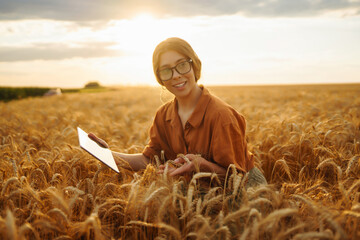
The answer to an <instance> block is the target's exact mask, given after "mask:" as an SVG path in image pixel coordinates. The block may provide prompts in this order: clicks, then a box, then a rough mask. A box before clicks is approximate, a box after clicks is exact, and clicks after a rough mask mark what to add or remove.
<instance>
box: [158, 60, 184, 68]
mask: <svg viewBox="0 0 360 240" xmlns="http://www.w3.org/2000/svg"><path fill="white" fill-rule="evenodd" d="M186 59H187V58H180V59H179V60H177V61H176V62H175V64H178V63H180V62H184V61H186ZM169 67H170V65H169V64H165V65H163V66H160V67H159V69H165V68H169Z"/></svg>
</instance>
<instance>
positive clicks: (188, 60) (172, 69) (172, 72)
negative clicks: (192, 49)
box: [156, 58, 193, 82]
mask: <svg viewBox="0 0 360 240" xmlns="http://www.w3.org/2000/svg"><path fill="white" fill-rule="evenodd" d="M184 62H188V63H189V64H190V69H189V71H187V72H185V73H179V71H178V70H177V66H179V65H180V64H182V63H184ZM192 63H193V60H192V59H191V58H189V59H187V60H185V61H182V62H179V63H178V64H176V65H175V66H174V67H168V68H164V69H162V70H158V71H156V73H157V75H158V77H159V79H160V80H161V81H163V82H166V81H169V80H170V79H172V78H173V76H174V69H175V70H176V72H177V73H178V74H180V75H184V74H187V73H188V72H190V71H191V68H192ZM167 69H170V70H171V77H170V78H169V79H166V80H163V79H161V77H160V72H161V71H163V70H167Z"/></svg>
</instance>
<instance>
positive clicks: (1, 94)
mask: <svg viewBox="0 0 360 240" xmlns="http://www.w3.org/2000/svg"><path fill="white" fill-rule="evenodd" d="M49 90H50V88H36V87H21V88H17V87H0V101H4V102H8V101H10V100H15V99H22V98H26V97H36V96H43V95H44V93H46V92H47V91H49Z"/></svg>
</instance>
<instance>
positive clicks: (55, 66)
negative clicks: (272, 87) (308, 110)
mask: <svg viewBox="0 0 360 240" xmlns="http://www.w3.org/2000/svg"><path fill="white" fill-rule="evenodd" d="M169 37H180V38H183V39H185V40H186V41H187V42H189V43H190V44H191V45H192V47H193V48H194V50H195V51H196V53H197V54H198V56H199V57H200V59H201V61H202V65H203V68H202V77H201V79H200V80H199V83H201V84H204V85H254V84H255V85H256V84H311V83H360V44H359V43H360V0H296V1H295V0H252V1H250V0H222V1H218V0H198V1H193V0H182V1H177V0H144V1H140V0H132V1H130V0H102V1H100V0H91V1H89V0H61V1H60V0H52V1H48V0H0V86H39V87H62V88H73V87H74V88H75V87H83V86H84V85H85V84H86V83H88V82H90V81H98V82H99V83H100V84H102V85H105V86H113V85H126V86H128V85H158V83H157V82H156V80H155V77H154V74H153V70H152V53H153V50H154V49H155V47H156V45H157V44H158V43H160V42H161V41H163V40H165V39H166V38H169Z"/></svg>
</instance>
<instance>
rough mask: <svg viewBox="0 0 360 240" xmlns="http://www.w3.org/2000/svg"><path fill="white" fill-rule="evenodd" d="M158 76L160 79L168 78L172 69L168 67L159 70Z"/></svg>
mask: <svg viewBox="0 0 360 240" xmlns="http://www.w3.org/2000/svg"><path fill="white" fill-rule="evenodd" d="M159 77H160V79H161V80H162V81H166V80H169V79H170V78H171V77H172V70H171V69H170V68H166V69H163V70H160V71H159Z"/></svg>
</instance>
